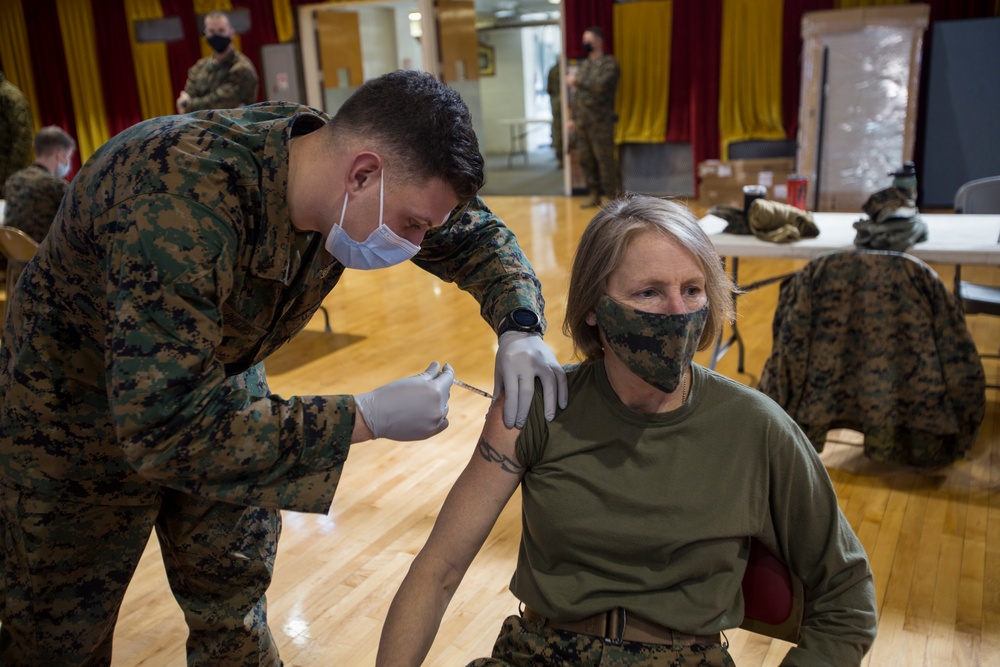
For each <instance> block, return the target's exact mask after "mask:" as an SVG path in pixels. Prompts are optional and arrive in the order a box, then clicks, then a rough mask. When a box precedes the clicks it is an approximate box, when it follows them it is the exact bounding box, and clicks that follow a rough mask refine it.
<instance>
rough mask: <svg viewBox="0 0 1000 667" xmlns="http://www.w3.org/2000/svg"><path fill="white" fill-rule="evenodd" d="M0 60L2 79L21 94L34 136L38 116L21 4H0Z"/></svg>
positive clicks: (5, 0)
mask: <svg viewBox="0 0 1000 667" xmlns="http://www.w3.org/2000/svg"><path fill="white" fill-rule="evenodd" d="M0 60H3V75H4V76H5V77H7V79H8V80H9V81H10V82H11V83H12V84H14V85H15V86H17V88H18V90H20V91H21V92H22V93H24V97H25V98H26V99H27V100H28V104H30V105H31V117H32V119H33V120H34V121H35V131H36V132H37V131H38V130H39V128H41V127H42V116H41V113H39V110H38V98H37V97H36V96H35V75H34V73H33V72H32V70H31V52H30V51H28V29H27V27H26V26H25V24H24V11H23V10H22V9H21V0H0Z"/></svg>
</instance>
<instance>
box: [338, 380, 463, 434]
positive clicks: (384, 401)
mask: <svg viewBox="0 0 1000 667" xmlns="http://www.w3.org/2000/svg"><path fill="white" fill-rule="evenodd" d="M454 379H455V371H454V370H452V368H451V366H449V365H448V364H445V365H444V368H441V365H440V364H438V362H436V361H435V362H433V363H432V364H431V365H430V366H428V367H427V370H425V371H424V372H423V373H421V374H420V375H414V376H413V377H408V378H403V379H402V380H396V381H395V382H390V383H389V384H387V385H384V386H382V387H379V388H378V389H373V390H372V391H369V392H368V393H365V394H357V395H355V396H354V403H355V405H356V406H357V408H358V412H359V413H360V414H361V417H362V419H364V420H365V423H366V424H367V425H368V428H369V430H371V432H372V436H373V437H375V438H388V439H390V440H423V439H424V438H429V437H431V436H432V435H435V434H437V433H440V432H441V431H443V430H444V429H445V428H447V427H448V398H449V397H450V395H451V382H452V380H454Z"/></svg>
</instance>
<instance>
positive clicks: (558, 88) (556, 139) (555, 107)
mask: <svg viewBox="0 0 1000 667" xmlns="http://www.w3.org/2000/svg"><path fill="white" fill-rule="evenodd" d="M545 92H547V93H548V94H549V103H550V105H551V106H552V150H554V151H555V153H556V159H558V160H559V165H560V166H562V162H563V122H562V77H561V76H559V63H558V62H556V64H555V65H553V66H552V68H551V69H549V78H548V82H547V85H546V86H545Z"/></svg>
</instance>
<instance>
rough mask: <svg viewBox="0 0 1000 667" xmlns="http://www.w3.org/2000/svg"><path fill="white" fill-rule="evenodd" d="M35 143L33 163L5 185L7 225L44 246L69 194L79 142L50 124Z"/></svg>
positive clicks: (16, 173)
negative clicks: (67, 193)
mask: <svg viewBox="0 0 1000 667" xmlns="http://www.w3.org/2000/svg"><path fill="white" fill-rule="evenodd" d="M34 144H35V146H34V147H35V162H34V164H32V165H29V166H27V167H25V168H24V169H21V170H20V171H17V172H15V173H14V174H12V175H11V177H10V178H8V179H7V185H5V186H4V189H3V194H4V199H6V201H7V208H6V210H5V213H4V224H5V225H6V226H8V227H15V228H17V229H20V230H21V231H22V232H24V233H25V234H27V235H28V236H30V237H31V238H32V239H34V241H35V242H36V243H41V242H42V239H44V238H45V235H46V234H48V233H49V227H51V226H52V221H53V220H54V219H55V217H56V212H57V211H58V210H59V204H60V203H61V202H62V198H63V195H64V194H66V176H67V175H68V174H69V170H70V166H71V164H70V161H71V160H72V159H73V152H74V151H76V141H74V140H73V137H71V136H69V135H68V134H66V133H65V132H64V131H63V129H62V128H61V127H58V126H56V125H49V126H47V127H43V128H42V129H40V130H39V131H38V134H36V135H35V142H34ZM12 287H13V286H12Z"/></svg>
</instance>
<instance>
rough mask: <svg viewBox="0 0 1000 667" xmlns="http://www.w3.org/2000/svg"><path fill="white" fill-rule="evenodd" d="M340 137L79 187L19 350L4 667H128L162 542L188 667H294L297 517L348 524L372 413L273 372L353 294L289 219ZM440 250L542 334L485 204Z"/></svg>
mask: <svg viewBox="0 0 1000 667" xmlns="http://www.w3.org/2000/svg"><path fill="white" fill-rule="evenodd" d="M327 119H328V117H327V116H325V115H323V114H321V113H320V112H317V111H315V110H313V109H309V108H307V107H302V106H298V105H288V106H267V105H254V106H251V107H247V108H244V109H239V110H231V111H222V112H219V111H211V112H202V113H194V114H190V115H183V116H168V117H163V118H158V119H153V120H150V121H146V122H143V123H140V124H139V125H136V126H134V127H133V128H131V129H129V130H126V131H125V132H123V133H122V134H120V135H118V136H117V137H115V138H114V139H112V140H111V141H109V142H108V143H107V144H105V145H104V146H102V147H101V148H100V149H99V150H98V151H97V152H96V153H95V154H94V155H93V157H92V158H91V159H90V160H89V161H88V162H87V164H85V165H84V167H83V168H82V169H81V171H80V173H79V175H78V176H77V178H76V179H75V180H74V181H73V184H72V186H71V187H70V189H69V191H68V193H67V195H66V199H65V204H64V206H63V207H62V208H61V209H60V212H59V214H58V215H57V217H56V221H55V224H54V225H53V227H52V229H51V231H50V232H49V234H48V236H47V237H46V238H45V240H44V241H43V242H42V244H41V246H40V248H39V251H38V254H37V255H36V257H35V259H34V260H32V262H30V263H29V264H28V266H27V268H26V269H25V271H24V274H23V276H22V279H21V280H20V281H19V283H18V288H17V290H16V291H15V292H14V293H13V294H12V295H9V296H8V313H7V320H6V324H5V327H4V331H3V340H2V346H0V531H2V532H0V561H2V562H3V563H4V568H3V569H2V571H0V622H2V625H0V663H3V664H44V665H47V664H55V663H58V664H79V663H81V662H83V661H84V660H85V659H86V658H87V657H88V656H93V657H94V658H95V660H96V662H94V663H92V664H108V661H109V659H110V658H109V656H110V650H111V631H112V628H113V625H114V621H115V614H116V613H117V610H118V607H119V605H120V603H121V599H122V595H123V594H124V591H125V587H126V586H127V584H128V581H129V578H130V577H131V575H132V572H133V571H134V569H135V566H136V562H137V561H138V559H139V557H140V555H141V553H142V551H143V547H144V546H145V543H146V540H147V538H148V536H149V532H150V530H151V528H154V527H155V529H156V532H157V537H158V538H159V540H160V545H161V551H162V553H163V558H164V563H165V566H166V569H167V573H168V578H169V581H170V584H171V587H172V589H173V591H174V594H175V597H176V598H177V600H178V602H179V603H180V605H181V607H182V608H183V610H184V613H185V619H186V621H187V623H188V626H189V628H190V636H189V639H188V659H189V663H190V664H212V665H241V666H242V665H248V664H258V662H259V664H262V665H274V664H279V662H278V659H277V651H276V649H275V648H274V645H273V641H272V640H271V636H270V633H269V631H268V629H267V625H266V602H265V598H264V591H265V590H266V588H267V585H268V583H269V581H270V574H271V568H272V566H273V562H274V554H275V550H276V546H277V539H278V535H279V532H280V526H281V523H280V515H279V512H278V510H280V509H289V510H296V511H302V512H327V511H328V510H329V507H330V504H331V501H332V498H333V493H334V490H335V488H336V486H337V481H338V479H339V476H340V472H341V469H342V466H343V463H344V460H345V458H346V457H347V454H348V450H349V448H350V441H351V434H352V430H353V426H354V420H355V404H354V399H353V397H352V396H348V395H342V396H293V397H290V398H282V397H279V396H276V395H273V394H271V393H270V392H269V391H268V387H267V381H266V378H265V375H264V370H263V364H262V362H263V360H264V359H265V358H267V356H268V355H269V354H271V353H272V352H274V351H275V350H276V349H277V348H279V347H280V346H281V345H282V344H284V343H285V342H286V341H288V339H289V338H291V337H292V336H293V335H295V334H296V333H297V332H299V331H300V330H301V329H302V328H303V327H304V326H305V325H306V323H308V322H309V320H310V319H311V318H312V316H313V314H314V313H315V312H316V310H318V309H319V307H320V305H321V303H322V300H323V298H324V296H326V294H327V293H328V292H329V291H330V290H331V289H332V288H333V287H334V286H335V285H336V284H337V282H338V281H339V280H340V277H341V275H342V274H343V271H344V267H343V266H342V265H341V264H340V263H339V262H337V261H335V260H333V259H332V258H331V257H330V255H329V254H327V252H326V251H325V250H324V248H323V238H322V236H321V235H320V234H318V233H315V232H301V231H298V230H296V229H295V228H294V227H292V225H291V221H290V220H289V216H288V208H287V204H286V194H287V185H288V184H287V179H288V141H289V139H290V137H291V136H293V133H294V135H299V134H304V133H306V132H309V131H312V130H315V129H317V128H318V127H320V126H321V125H322V124H323V123H324V122H325V121H326V120H327ZM458 210H461V209H458ZM422 248H423V249H422V251H421V252H420V254H418V255H417V257H416V258H415V260H414V261H416V263H417V264H419V265H420V266H421V267H423V268H425V269H426V270H428V271H430V272H432V273H434V274H435V275H437V276H439V277H441V278H442V279H444V280H446V281H454V282H455V283H456V284H457V285H458V286H459V287H461V288H462V289H464V290H466V291H468V292H470V293H471V294H472V295H473V296H474V297H475V298H476V299H477V300H478V301H479V302H480V304H481V308H482V314H483V317H484V318H485V319H486V320H487V321H488V322H489V323H490V324H491V325H492V326H494V328H495V327H496V325H497V324H499V320H500V319H501V318H502V317H503V316H504V315H505V314H506V313H508V312H510V311H512V310H514V309H516V308H518V307H526V308H531V309H532V310H534V311H535V312H542V308H543V305H544V304H543V301H542V298H541V292H540V285H539V283H538V281H537V279H536V278H535V276H534V273H533V271H532V269H531V266H530V264H528V262H527V260H526V259H525V257H524V255H523V253H522V252H521V250H520V248H519V246H518V245H517V242H516V240H515V238H514V236H513V233H512V232H510V231H509V230H508V229H507V228H506V227H505V226H504V225H503V224H502V223H501V222H500V221H499V220H498V219H497V218H496V217H495V216H493V215H492V213H490V211H489V210H488V209H487V208H486V207H485V205H484V204H483V203H482V202H481V201H479V200H477V201H476V203H475V204H474V205H473V206H471V207H470V208H469V210H468V211H465V212H463V213H461V214H459V215H456V216H455V217H453V218H452V219H450V220H449V221H448V223H447V224H446V225H445V226H443V227H442V228H441V229H438V230H434V231H432V232H429V233H428V234H427V236H426V238H425V240H424V242H423V244H422ZM24 651H32V653H31V655H30V656H24V655H23V654H22V653H23V652H24ZM55 656H58V658H56V657H55Z"/></svg>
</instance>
